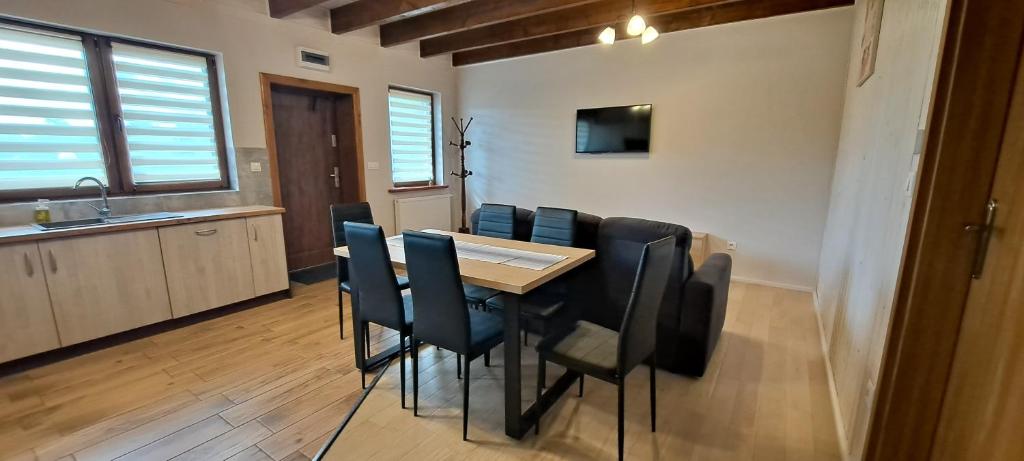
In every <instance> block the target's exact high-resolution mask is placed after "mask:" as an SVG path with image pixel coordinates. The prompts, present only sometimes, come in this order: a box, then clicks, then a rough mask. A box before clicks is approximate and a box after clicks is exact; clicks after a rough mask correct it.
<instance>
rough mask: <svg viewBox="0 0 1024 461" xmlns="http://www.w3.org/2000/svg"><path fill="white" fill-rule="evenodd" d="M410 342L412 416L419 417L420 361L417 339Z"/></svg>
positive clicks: (413, 338)
mask: <svg viewBox="0 0 1024 461" xmlns="http://www.w3.org/2000/svg"><path fill="white" fill-rule="evenodd" d="M410 342H411V343H412V415H413V416H418V415H419V403H420V361H419V354H417V353H416V352H417V350H418V348H417V347H416V337H412V338H410ZM403 394H404V392H403Z"/></svg>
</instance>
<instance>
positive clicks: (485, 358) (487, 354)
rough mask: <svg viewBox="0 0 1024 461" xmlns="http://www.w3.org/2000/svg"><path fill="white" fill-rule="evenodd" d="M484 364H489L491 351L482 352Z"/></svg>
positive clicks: (486, 365)
mask: <svg viewBox="0 0 1024 461" xmlns="http://www.w3.org/2000/svg"><path fill="white" fill-rule="evenodd" d="M484 366H485V367H490V366H491V351H487V352H484Z"/></svg>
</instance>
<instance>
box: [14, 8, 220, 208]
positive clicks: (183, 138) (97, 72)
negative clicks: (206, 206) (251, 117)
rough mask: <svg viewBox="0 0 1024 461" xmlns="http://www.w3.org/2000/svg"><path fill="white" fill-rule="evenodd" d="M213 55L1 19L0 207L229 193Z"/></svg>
mask: <svg viewBox="0 0 1024 461" xmlns="http://www.w3.org/2000/svg"><path fill="white" fill-rule="evenodd" d="M216 74H217V73H216V62H215V59H214V58H213V57H212V56H210V55H208V54H204V53H199V52H195V51H190V50H178V49H173V48H169V47H165V46H156V45H149V44H144V43H137V42H133V41H127V40H123V39H120V38H112V37H104V36H100V35H95V34H90V33H85V32H78V31H73V30H67V29H61V28H54V27H49V26H37V25H33V24H27V23H22V22H18V21H13V20H6V19H2V18H0V200H11V199H14V200H20V199H34V198H60V197H69V196H74V195H82V194H94V193H95V190H93V191H89V190H80V191H76V190H73V189H72V186H73V185H74V184H75V182H76V181H77V180H78V179H79V178H82V177H86V176H92V177H95V178H97V179H99V180H100V181H102V182H103V183H104V184H105V185H106V186H107V187H108V188H109V189H110V192H111V194H115V195H116V194H132V193H136V192H139V193H142V192H151V191H153V192H155V191H197V190H211V189H221V188H226V187H228V171H227V160H226V159H227V157H226V148H225V144H224V134H223V127H222V125H223V122H222V118H221V113H220V102H219V89H218V86H217V75H216Z"/></svg>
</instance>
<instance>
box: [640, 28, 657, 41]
mask: <svg viewBox="0 0 1024 461" xmlns="http://www.w3.org/2000/svg"><path fill="white" fill-rule="evenodd" d="M656 38H658V30H657V29H655V28H653V27H648V28H646V29H644V33H643V35H641V36H640V43H642V44H644V45H646V44H648V43H651V42H653V41H654V39H656Z"/></svg>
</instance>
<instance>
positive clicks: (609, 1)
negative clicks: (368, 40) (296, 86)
mask: <svg viewBox="0 0 1024 461" xmlns="http://www.w3.org/2000/svg"><path fill="white" fill-rule="evenodd" d="M728 1H729V0H637V1H636V11H637V12H638V13H640V14H642V15H644V17H650V16H654V15H659V14H666V13H673V12H676V11H681V10H685V9H688V8H694V7H700V6H707V5H712V4H717V3H727V2H728ZM632 14H633V0H601V1H599V2H595V3H588V4H586V5H581V6H576V7H572V8H566V9H562V10H558V11H554V12H551V13H547V14H542V15H537V16H530V17H526V18H521V19H516V20H513V21H506V22H502V23H498V24H494V25H491V26H486V27H478V28H476V29H470V30H465V31H461V32H455V33H451V34H446V35H441V36H439V37H434V38H428V39H426V40H422V41H420V56H423V57H427V56H435V55H439V54H444V53H451V52H453V51H459V50H468V49H472V48H479V47H484V46H490V45H497V44H499V43H506V42H513V41H517V40H525V39H529V38H534V37H541V36H545V35H552V34H559V33H563V32H569V31H573V30H580V29H588V28H591V27H597V26H608V25H611V24H615V23H617V22H620V21H626V20H628V19H629V17H630V16H631V15H632Z"/></svg>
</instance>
